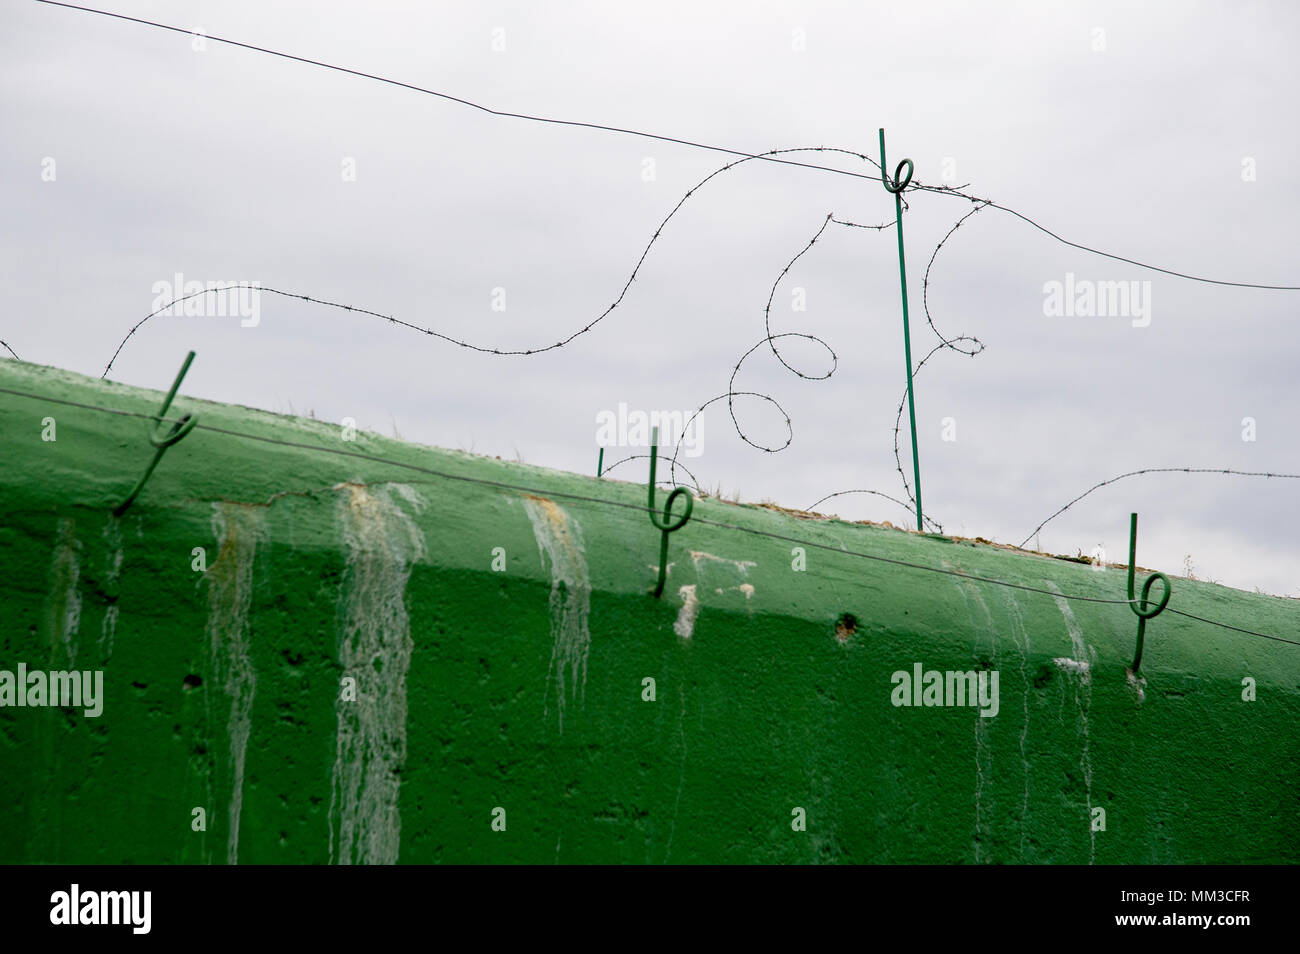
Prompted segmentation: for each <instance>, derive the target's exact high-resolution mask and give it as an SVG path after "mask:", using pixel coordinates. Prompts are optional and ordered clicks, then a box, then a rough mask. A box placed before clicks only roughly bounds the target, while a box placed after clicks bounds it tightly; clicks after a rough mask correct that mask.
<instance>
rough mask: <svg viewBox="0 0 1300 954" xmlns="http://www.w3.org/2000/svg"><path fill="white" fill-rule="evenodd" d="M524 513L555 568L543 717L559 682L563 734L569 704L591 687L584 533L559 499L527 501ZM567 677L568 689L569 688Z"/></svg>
mask: <svg viewBox="0 0 1300 954" xmlns="http://www.w3.org/2000/svg"><path fill="white" fill-rule="evenodd" d="M524 509H525V510H526V511H527V512H528V520H529V522H530V523H532V525H533V536H534V537H535V538H536V540H537V549H538V552H539V553H540V554H541V557H542V564H543V566H545V564H546V562H547V561H548V560H549V561H550V564H551V599H550V612H551V662H550V667H549V669H548V671H547V688H546V694H545V695H544V696H543V702H542V706H543V709H542V714H543V716H545V715H546V714H547V713H548V712H549V709H548V708H547V705H548V700H549V698H550V686H551V683H552V682H554V683H555V695H556V704H557V709H558V715H559V725H560V731H561V732H563V731H564V709H565V704H566V700H567V699H568V698H569V697H571V696H577V697H578V698H579V700H581V698H582V695H583V693H584V692H585V690H586V686H587V656H588V654H589V653H590V651H591V631H590V630H589V629H588V627H587V617H588V615H589V613H590V611H591V581H590V579H589V578H588V576H587V560H586V556H585V555H584V551H583V546H582V530H581V528H580V527H579V526H578V524H577V523H576V522H574V521H573V520H571V519H570V518H569V515H568V513H566V512H565V511H564V509H563V508H561V507H560V506H558V505H557V504H556V503H555V501H553V500H547V499H546V498H545V497H533V496H526V497H524ZM566 677H567V681H568V688H567V689H566V687H565V682H566Z"/></svg>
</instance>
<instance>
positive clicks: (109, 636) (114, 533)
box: [99, 514, 124, 663]
mask: <svg viewBox="0 0 1300 954" xmlns="http://www.w3.org/2000/svg"><path fill="white" fill-rule="evenodd" d="M104 543H105V544H107V546H108V551H107V553H106V555H105V557H104V588H105V590H107V591H108V592H110V593H113V594H116V593H117V582H118V577H119V576H121V573H122V558H123V556H124V553H123V550H122V521H121V519H120V518H118V517H114V516H112V515H111V514H110V515H109V518H108V523H106V524H105V525H104ZM117 612H118V611H117V603H110V604H109V606H108V608H107V609H106V610H104V622H103V625H102V626H101V627H100V630H99V653H100V658H101V659H102V660H103V661H104V662H105V663H107V662H108V660H109V659H110V658H111V657H112V655H113V638H114V637H115V636H116V635H117Z"/></svg>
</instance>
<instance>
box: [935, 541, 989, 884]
mask: <svg viewBox="0 0 1300 954" xmlns="http://www.w3.org/2000/svg"><path fill="white" fill-rule="evenodd" d="M942 564H943V567H944V569H946V570H960V569H961V567H960V564H956V563H950V562H949V561H948V560H943V561H942ZM954 579H955V580H956V586H957V592H958V593H960V594H961V597H962V601H963V602H965V603H966V609H967V612H968V613H969V614H970V618H971V622H972V623H973V624H974V629H975V631H976V633H977V634H978V633H979V632H985V633H987V634H988V642H989V658H990V659H991V661H992V667H991V668H993V669H997V668H998V642H997V631H998V630H997V627H996V625H995V624H994V622H993V614H992V613H990V612H989V607H988V604H987V603H985V602H984V597H983V596H982V595H981V594H980V590H979V587H978V586H977V585H976V583H975V582H974V581H973V580H967V579H963V578H961V577H955V578H954ZM972 604H974V607H977V608H978V609H979V611H980V614H981V615H982V616H983V623H982V625H981V622H980V621H979V620H977V619H976V618H975V611H974V609H973V608H972ZM979 643H980V637H979V636H978V635H976V637H975V645H974V646H972V647H971V648H972V651H973V652H974V653H975V654H976V656H978V653H979ZM989 721H990V720H988V719H982V718H980V717H979V716H978V715H977V716H976V717H975V837H974V847H975V863H976V864H983V863H984V861H985V858H984V850H983V846H984V843H985V842H986V841H987V840H988V839H989V838H990V831H991V826H990V824H989V821H988V819H989V816H990V815H991V814H993V812H992V808H991V806H990V805H989V801H990V799H989V798H987V794H986V792H985V791H984V780H985V778H986V777H991V776H993V747H992V745H990V744H989V739H988V727H987V726H986V725H985V723H987V722H989Z"/></svg>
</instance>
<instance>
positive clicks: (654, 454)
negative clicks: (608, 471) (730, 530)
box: [649, 427, 695, 599]
mask: <svg viewBox="0 0 1300 954" xmlns="http://www.w3.org/2000/svg"><path fill="white" fill-rule="evenodd" d="M658 456H659V428H657V427H656V428H654V429H653V430H652V431H651V435H650V487H649V497H650V522H651V523H652V524H654V527H655V529H656V530H658V531H659V532H660V533H661V534H662V536H661V537H660V538H659V582H658V583H656V584H655V599H658V598H659V597H660V596H661V595H662V594H663V591H664V579H665V577H666V576H667V575H668V534H670V533H672V532H673V531H674V530H680V529H681V528H682V527H684V526H685V525H686V521H687V520H690V519H691V511H692V510H693V509H694V508H695V498H694V497H692V496H691V492H690V490H688V489H687V488H685V487H674V488H673V490H672V492H671V493H670V494H669V495H668V499H667V500H666V501H665V502H664V515H663V522H662V523H661V522H660V521H659V514H658V510H657V508H656V506H655V460H656V459H657V458H658ZM678 497H685V498H686V510H685V511H684V512H683V513H682V515H681V517H680V519H678V520H677V522H676V523H674V522H673V504H674V503H675V502H676V501H677V498H678Z"/></svg>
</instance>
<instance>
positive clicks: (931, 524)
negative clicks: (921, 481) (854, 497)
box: [803, 490, 943, 533]
mask: <svg viewBox="0 0 1300 954" xmlns="http://www.w3.org/2000/svg"><path fill="white" fill-rule="evenodd" d="M847 494H875V495H876V496H877V497H884V498H885V499H886V500H890V501H893V502H894V503H896V504H898V505H899V506H900V507H902V508H903V509H904V510H906V511H907V512H908V513H915V512H916V509H915V505H914V504H909V503H906V502H904V501H902V500H899V499H898V498H897V497H891V496H889V494H886V493H881V492H880V491H879V490H837V491H835V493H833V494H827V495H826V496H825V497H822V498H821V499H820V500H815V501H813V502H812V503H810V504H809V505H808V506H806V507H804V508H803V509H804V510H807V511H812V509H813V508H814V507H816V506H818V505H819V504H823V503H825V502H826V501H828V500H830V499H831V498H832V497H843V496H845V495H847ZM922 519H924V520H925V522H926V524H928V525H929V527H930V529H931V530H934V531H935V532H936V533H943V527H942V526H940V525H939V524H938V523H936V522H935V521H933V520H931V519H930V518H929V517H923V518H922Z"/></svg>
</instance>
